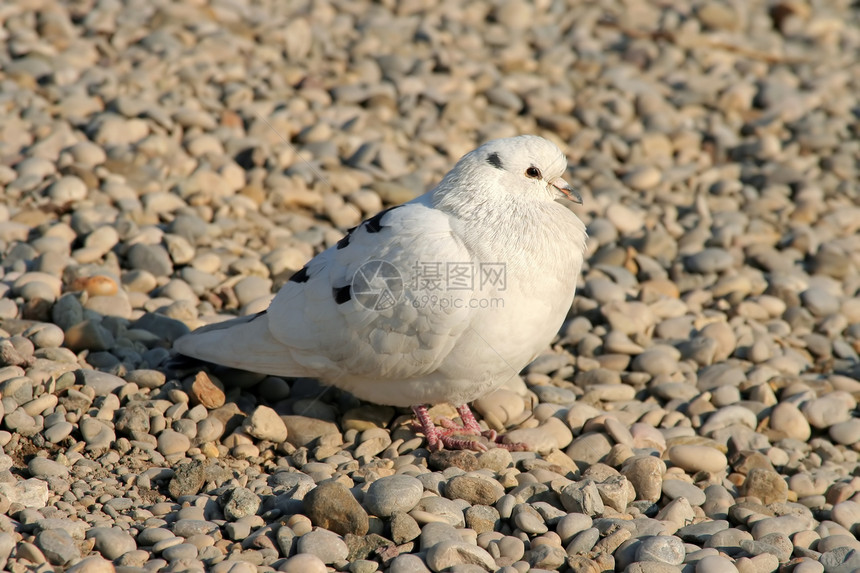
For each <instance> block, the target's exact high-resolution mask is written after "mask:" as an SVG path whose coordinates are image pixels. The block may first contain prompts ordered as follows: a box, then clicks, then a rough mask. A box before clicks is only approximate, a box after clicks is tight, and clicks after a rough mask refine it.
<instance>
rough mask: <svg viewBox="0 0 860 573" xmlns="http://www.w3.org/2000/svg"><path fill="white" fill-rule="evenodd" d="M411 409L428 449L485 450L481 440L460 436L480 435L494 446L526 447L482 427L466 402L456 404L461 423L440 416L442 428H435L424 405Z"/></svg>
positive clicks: (515, 448) (511, 449) (485, 446)
mask: <svg viewBox="0 0 860 573" xmlns="http://www.w3.org/2000/svg"><path fill="white" fill-rule="evenodd" d="M412 411H413V412H414V413H415V418H416V419H417V420H418V426H419V428H420V429H421V431H422V432H423V433H424V436H425V437H426V438H427V448H428V449H429V450H430V451H438V450H441V449H442V448H448V449H449V450H475V451H479V452H485V451H487V449H488V448H487V445H486V444H484V443H483V442H481V441H478V440H472V439H469V438H463V437H460V436H481V437H484V438H486V439H487V440H488V441H489V442H490V443H491V444H494V445H495V447H497V448H505V449H506V450H510V451H522V450H525V449H526V447H525V446H524V445H523V444H508V443H505V442H502V436H500V435H499V434H498V433H497V432H496V431H495V430H484V429H482V428H481V426H480V425H479V424H478V421H477V420H476V419H475V415H474V414H472V410H471V409H469V406H468V405H466V404H463V405H462V406H457V413H458V414H460V419H461V420H462V421H463V425H460V424H457V423H456V422H454V421H453V420H450V419H448V418H441V419H440V420H439V423H440V424H441V425H442V426H443V428H437V427H436V425H435V424H434V423H433V420H432V419H431V418H430V414H429V412H427V406H426V405H423V404H422V405H420V406H412Z"/></svg>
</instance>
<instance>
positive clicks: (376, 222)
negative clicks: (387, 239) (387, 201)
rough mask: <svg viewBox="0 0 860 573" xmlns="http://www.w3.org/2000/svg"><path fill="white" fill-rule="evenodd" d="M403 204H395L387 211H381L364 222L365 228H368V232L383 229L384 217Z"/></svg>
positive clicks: (376, 231)
mask: <svg viewBox="0 0 860 573" xmlns="http://www.w3.org/2000/svg"><path fill="white" fill-rule="evenodd" d="M402 206H403V205H395V206H394V207H389V208H388V209H386V210H385V211H380V212H379V213H377V214H376V215H374V216H373V217H371V218H370V219H368V220H367V221H365V222H364V228H365V229H367V232H368V233H378V232H379V231H381V230H382V218H383V217H384V216H385V214H386V213H390V212H391V211H394V210H395V209H397V208H398V207H402Z"/></svg>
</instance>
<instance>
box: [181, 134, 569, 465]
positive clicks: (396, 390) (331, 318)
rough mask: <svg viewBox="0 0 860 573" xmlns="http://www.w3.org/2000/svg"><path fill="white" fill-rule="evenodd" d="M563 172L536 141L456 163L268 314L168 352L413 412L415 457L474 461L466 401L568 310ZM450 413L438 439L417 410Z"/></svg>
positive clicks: (512, 142) (549, 149)
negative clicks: (454, 414)
mask: <svg viewBox="0 0 860 573" xmlns="http://www.w3.org/2000/svg"><path fill="white" fill-rule="evenodd" d="M566 168H567V160H566V158H565V156H564V154H563V153H562V152H561V150H559V148H558V147H556V145H554V144H553V143H551V142H550V141H547V140H546V139H544V138H542V137H537V136H529V135H524V136H519V137H511V138H506V139H498V140H495V141H490V142H488V143H485V144H484V145H481V146H480V147H478V148H477V149H475V150H474V151H471V152H470V153H468V154H466V155H465V156H464V157H463V158H462V159H460V161H459V162H458V163H457V165H455V166H454V169H452V170H451V171H450V172H449V173H448V174H447V175H445V177H444V178H443V179H442V181H441V182H440V183H439V185H437V186H436V187H435V188H434V189H432V190H431V191H429V192H427V193H425V194H424V195H422V196H420V197H418V198H416V199H414V200H412V201H410V202H408V203H405V204H403V205H399V206H397V207H392V208H390V209H388V210H385V211H382V212H381V213H379V214H377V215H375V216H373V217H371V218H370V219H368V220H366V221H364V222H363V223H361V224H360V225H358V226H357V227H355V228H354V229H352V230H350V231H349V234H347V235H346V236H345V237H344V238H343V239H342V240H341V241H339V242H338V243H337V245H335V246H332V247H331V248H329V249H327V250H325V251H324V252H322V253H320V254H319V255H317V256H316V257H314V258H313V259H312V260H311V261H310V262H308V263H307V264H306V265H305V266H304V268H302V269H301V270H300V271H298V272H297V273H295V275H293V276H292V278H290V280H289V282H287V284H285V285H284V286H283V288H281V290H280V292H278V294H277V295H276V296H275V298H274V299H273V300H272V303H271V304H270V306H269V308H268V309H267V310H265V311H263V312H261V313H259V314H256V315H253V316H245V317H241V318H236V319H233V320H228V321H226V322H221V323H217V324H213V325H209V326H206V327H203V328H200V329H198V330H196V331H194V332H192V333H191V334H189V335H186V336H184V337H182V338H180V339H179V340H177V341H176V345H175V348H176V350H177V351H178V352H179V353H181V354H184V355H187V356H191V357H194V358H198V359H201V360H205V361H209V362H214V363H216V364H221V365H224V366H230V367H233V368H239V369H243V370H250V371H253V372H259V373H265V374H272V375H277V376H286V377H311V378H316V379H319V380H320V381H322V382H323V383H326V384H329V385H333V386H336V387H338V388H341V389H343V390H346V391H348V392H350V393H352V394H353V395H355V396H356V397H358V398H360V399H362V400H366V401H368V402H373V403H376V404H387V405H391V406H400V407H406V406H410V407H412V410H413V411H414V413H415V415H416V417H417V419H418V422H419V424H420V426H421V430H422V432H423V433H424V435H425V437H426V439H427V442H428V447H429V448H430V449H431V450H436V449H441V448H442V447H443V446H445V447H448V448H453V449H457V448H469V449H478V450H483V449H486V446H484V444H483V443H482V442H481V441H479V440H477V439H469V438H463V437H460V436H464V435H465V436H478V435H481V434H483V435H484V436H485V437H488V438H490V439H491V441H492V442H494V443H497V444H498V445H501V446H506V447H516V446H511V445H510V444H504V443H503V442H502V440H501V439H500V438H499V437H498V436H496V435H495V433H494V432H487V431H483V432H482V429H481V427H480V426H479V425H478V423H477V422H476V421H475V418H474V416H473V415H472V413H471V411H470V410H469V407H468V405H467V403H468V402H470V401H472V400H474V399H476V398H478V397H480V396H483V395H484V394H487V393H488V392H491V391H492V390H494V389H495V388H498V387H499V386H501V385H502V384H504V383H505V382H506V381H507V380H509V379H510V378H511V377H513V376H517V375H518V374H519V372H520V370H522V369H523V368H524V367H525V366H526V365H527V364H528V363H529V362H531V361H532V360H534V358H535V357H536V356H537V355H538V353H540V352H541V351H542V350H544V349H545V348H546V347H547V346H548V345H549V343H550V342H551V341H552V339H553V337H554V336H555V335H556V333H557V332H558V330H559V328H560V327H561V324H562V321H563V320H564V318H565V315H566V313H567V312H568V310H569V309H570V306H571V303H572V302H573V296H574V290H575V288H576V281H577V277H578V275H579V272H580V267H581V265H582V258H583V252H584V250H585V240H586V233H585V226H584V225H583V223H582V221H580V220H579V219H578V218H577V217H576V215H575V214H574V213H573V212H572V211H571V210H570V209H569V208H568V207H566V206H565V205H563V204H561V203H560V202H559V201H557V200H558V199H568V200H572V201H574V202H575V203H582V199H581V197H580V196H579V194H578V193H577V192H576V191H575V190H574V189H572V188H571V187H570V185H568V184H567V182H566V181H565V180H564V179H563V178H562V175H563V174H564V172H565V169H566ZM442 402H447V403H450V404H452V405H454V406H456V407H457V411H458V413H459V414H460V418H461V420H462V426H461V425H457V424H455V423H454V422H452V421H450V420H444V421H443V422H442V424H443V426H445V428H444V429H442V428H437V427H436V426H435V425H434V423H433V421H432V420H431V418H430V416H429V414H428V413H427V405H430V404H438V403H442Z"/></svg>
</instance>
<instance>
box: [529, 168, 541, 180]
mask: <svg viewBox="0 0 860 573" xmlns="http://www.w3.org/2000/svg"><path fill="white" fill-rule="evenodd" d="M526 177H531V178H532V179H540V178H541V174H540V169H538V168H537V167H535V166H534V165H532V166H531V167H529V168H528V169H526Z"/></svg>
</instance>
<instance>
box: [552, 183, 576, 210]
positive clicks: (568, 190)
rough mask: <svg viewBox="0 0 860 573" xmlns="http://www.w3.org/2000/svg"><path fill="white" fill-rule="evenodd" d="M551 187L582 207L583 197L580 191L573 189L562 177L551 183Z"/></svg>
mask: <svg viewBox="0 0 860 573" xmlns="http://www.w3.org/2000/svg"><path fill="white" fill-rule="evenodd" d="M550 185H552V186H553V187H555V188H556V189H558V190H559V191H560V192H561V193H562V194H564V196H565V197H567V198H568V199H570V200H571V201H573V202H574V203H577V204H579V205H582V195H580V194H579V191H577V190H576V189H574V188H573V187H571V186H570V184H569V183H568V182H567V181H565V180H564V179H562V178H561V177H559V178H558V179H556V180H555V181H553V182H552V183H550Z"/></svg>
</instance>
